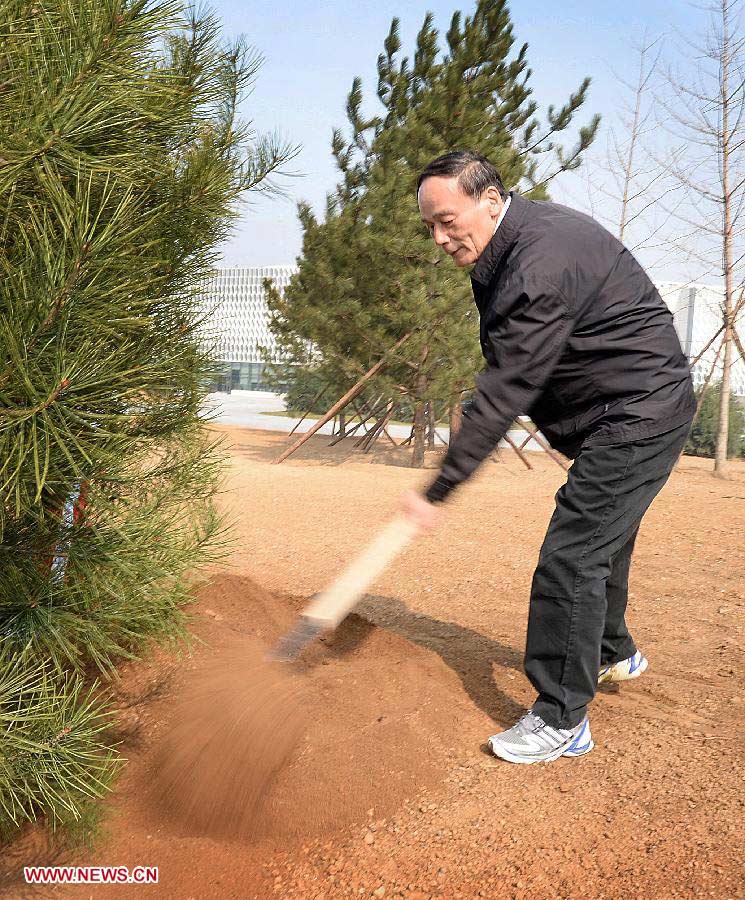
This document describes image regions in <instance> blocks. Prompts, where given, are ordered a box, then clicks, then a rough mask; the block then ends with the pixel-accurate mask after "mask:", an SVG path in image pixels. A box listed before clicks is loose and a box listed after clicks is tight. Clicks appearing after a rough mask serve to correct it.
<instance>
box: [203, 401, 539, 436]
mask: <svg viewBox="0 0 745 900" xmlns="http://www.w3.org/2000/svg"><path fill="white" fill-rule="evenodd" d="M207 408H208V409H209V410H210V412H211V413H212V415H213V416H214V418H215V421H217V422H222V423H224V424H225V425H238V426H239V427H241V428H258V429H260V430H261V431H284V432H289V431H292V429H293V427H294V425H295V423H296V422H297V419H295V418H292V419H291V418H289V417H285V416H271V415H267V413H271V412H276V411H281V410H283V409H284V408H285V405H284V401H283V400H282V397H281V396H280V395H279V394H271V393H269V392H268V391H233V392H232V393H230V394H210V395H209V396H208V398H207ZM317 421H318V419H317V418H311V417H308V418H307V419H306V420H305V421H304V422H303V424H302V425H301V426H300V427H299V428H298V430H297V432H296V434H304V433H305V432H306V431H308V430H309V429H310V428H311V427H312V426H313V424H314V423H315V422H317ZM331 427H332V422H327V423H326V424H325V425H324V426H323V427H322V428H321V429H319V432H318V433H319V434H328V435H330V434H331ZM388 431H389V432H390V434H391V436H392V437H394V438H407V437H408V436H409V434H410V433H411V426H410V425H389V426H388ZM437 431H438V433H439V434H441V435H442V437H443V438H444V439H445V440H448V439H449V437H450V429H449V428H447V426H438V428H437ZM360 433H361V432H360V431H358V432H357V434H360ZM527 436H528V433H527V432H526V431H511V432H510V437H511V438H512V439H513V440H514V441H517V443H518V444H522V442H523V441H524V440H525V438H526V437H527ZM438 446H440V444H439V442H438ZM506 446H507V443H506V441H502V442H501V444H500V447H506ZM525 449H526V450H538V451H541V447H540V446H539V445H538V444H537V443H536V442H535V441H534V440H531V441H530V442H529V443H528V444H527V446H526V448H525Z"/></svg>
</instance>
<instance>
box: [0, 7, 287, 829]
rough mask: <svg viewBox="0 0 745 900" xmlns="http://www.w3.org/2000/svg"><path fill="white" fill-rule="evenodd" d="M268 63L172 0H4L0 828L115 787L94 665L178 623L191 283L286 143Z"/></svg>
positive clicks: (78, 804)
mask: <svg viewBox="0 0 745 900" xmlns="http://www.w3.org/2000/svg"><path fill="white" fill-rule="evenodd" d="M259 63H260V60H259V59H258V58H257V57H256V55H255V54H253V53H252V52H251V51H250V50H249V49H248V48H247V46H246V45H245V44H244V43H242V42H239V43H236V44H234V45H230V46H228V45H225V44H224V43H223V42H222V40H221V39H220V34H219V27H218V23H217V20H216V19H215V18H214V17H213V16H211V15H209V14H206V13H205V14H201V15H198V16H197V15H193V14H192V13H191V12H190V11H189V8H188V7H187V6H186V5H185V4H184V3H182V2H179V0H161V2H158V0H33V2H29V0H0V83H1V84H2V102H0V236H1V240H0V274H1V276H2V277H0V345H1V346H2V348H3V357H2V365H1V366H0V461H1V462H0V539H1V541H2V544H1V547H0V831H4V832H7V831H9V830H12V829H13V828H15V827H16V826H18V825H20V824H22V823H23V822H24V821H29V820H33V819H35V818H37V817H38V816H40V815H44V816H46V817H48V819H49V820H50V821H51V822H52V823H53V824H55V823H58V822H69V821H73V820H75V819H77V818H79V817H80V816H81V814H82V811H83V809H84V807H85V805H86V803H87V802H88V801H89V800H90V799H91V798H95V797H97V796H100V795H101V793H102V792H103V791H104V790H105V789H106V786H107V785H108V784H109V782H110V779H111V776H112V773H113V770H114V768H115V759H114V756H113V753H112V751H111V749H110V748H109V747H108V745H107V740H108V739H107V737H106V731H105V726H106V714H105V713H106V703H105V700H104V699H103V698H100V697H98V695H97V693H96V691H95V689H91V688H90V687H87V686H86V676H87V674H88V673H89V672H90V671H91V670H92V669H94V670H95V668H97V669H99V670H100V671H101V672H102V673H104V674H105V673H107V672H108V671H109V670H110V669H111V668H112V667H113V666H114V664H115V663H116V661H117V660H119V659H121V658H123V657H132V656H134V655H136V654H137V653H138V652H139V651H140V649H141V648H142V647H143V646H144V645H145V642H146V641H147V640H148V639H149V638H151V637H156V638H160V639H164V638H172V637H174V636H176V635H179V634H181V633H182V632H183V619H184V614H183V611H182V607H183V606H184V605H185V604H186V603H188V602H189V599H190V591H189V580H188V579H189V574H190V572H191V571H192V570H193V569H194V567H195V566H196V565H197V564H198V563H199V562H200V561H204V560H205V559H206V558H209V550H210V547H211V546H213V545H214V541H215V538H216V535H217V534H218V533H219V523H218V521H217V519H216V516H215V513H214V510H213V505H212V496H213V493H214V491H215V485H216V478H217V476H218V458H217V456H216V454H215V452H214V448H213V439H212V438H211V437H210V436H209V435H208V434H207V433H206V432H205V429H204V422H203V420H202V417H201V413H200V407H201V404H202V400H203V398H204V395H205V392H206V385H207V384H208V382H209V374H210V371H211V368H212V360H211V359H210V355H209V353H208V352H207V351H206V350H205V347H204V338H203V335H202V328H203V325H202V318H203V313H200V308H201V307H200V299H199V297H200V292H201V284H202V282H203V280H204V278H205V276H206V275H207V273H208V272H209V271H210V270H211V268H212V266H213V264H214V261H215V258H216V251H215V248H216V245H217V244H218V243H219V242H220V241H221V240H222V239H223V238H224V237H225V236H226V234H227V233H228V230H229V227H230V223H231V219H232V216H233V214H234V208H235V202H236V199H237V198H238V197H239V196H240V195H241V194H242V193H243V192H244V191H246V190H249V189H251V188H260V187H266V186H267V184H268V183H267V181H266V178H267V176H268V175H270V174H271V173H272V172H273V171H274V170H276V169H277V168H278V167H279V166H281V165H282V163H283V161H284V160H285V159H287V157H288V156H290V155H291V152H292V151H291V150H290V148H288V147H287V146H284V145H282V144H280V143H278V142H277V141H276V139H266V138H255V137H254V136H253V135H252V133H251V131H250V129H249V128H248V126H247V125H245V124H242V123H241V122H240V121H239V120H238V119H237V118H236V106H237V103H238V100H239V98H240V96H241V94H242V92H243V91H244V90H245V88H246V86H247V85H248V84H249V83H250V81H251V79H252V78H253V76H254V74H255V72H256V70H257V67H258V65H259Z"/></svg>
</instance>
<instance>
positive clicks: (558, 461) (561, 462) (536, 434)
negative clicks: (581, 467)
mask: <svg viewBox="0 0 745 900" xmlns="http://www.w3.org/2000/svg"><path fill="white" fill-rule="evenodd" d="M517 424H518V425H519V426H520V428H524V429H525V431H527V432H528V434H529V435H530V436H531V437H532V438H533V440H534V441H535V442H536V444H538V446H539V447H543V449H544V450H545V451H546V453H548V455H549V456H550V457H551V459H552V460H553V461H554V462H555V463H556V465H557V466H561V468H562V469H564V471H565V472H566V471H567V470H568V469H569V466H568V465H567V464H566V463H565V462H564V460H563V459H562V458H561V457H560V456H559V454H558V453H556V451H555V450H553V449H552V448H551V447H549V445H548V444H547V443H546V441H545V440H544V439H543V437H542V435H541V434H540V433H539V432H538V431H537V430H536V429H535V428H534V427H533V425H532V424H531V423H530V422H524V421H523V420H522V419H518V420H517Z"/></svg>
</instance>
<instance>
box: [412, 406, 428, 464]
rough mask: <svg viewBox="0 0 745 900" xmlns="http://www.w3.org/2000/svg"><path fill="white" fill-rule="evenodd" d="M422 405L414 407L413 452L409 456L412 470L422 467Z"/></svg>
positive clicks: (423, 425) (423, 421)
mask: <svg viewBox="0 0 745 900" xmlns="http://www.w3.org/2000/svg"><path fill="white" fill-rule="evenodd" d="M424 431H425V418H424V403H421V402H419V403H417V404H416V406H415V407H414V440H413V446H414V451H413V453H412V454H411V466H412V468H414V469H421V467H422V466H423V465H424Z"/></svg>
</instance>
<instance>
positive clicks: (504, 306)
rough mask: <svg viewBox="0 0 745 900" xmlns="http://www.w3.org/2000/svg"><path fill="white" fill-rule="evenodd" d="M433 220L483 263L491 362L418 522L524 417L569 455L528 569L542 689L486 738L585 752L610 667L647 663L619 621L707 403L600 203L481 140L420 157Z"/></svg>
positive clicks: (526, 758)
mask: <svg viewBox="0 0 745 900" xmlns="http://www.w3.org/2000/svg"><path fill="white" fill-rule="evenodd" d="M418 201H419V209H420V212H421V216H422V219H423V220H424V222H425V223H426V225H427V227H428V228H429V230H430V233H431V235H432V237H433V239H434V241H435V243H436V244H437V245H438V246H439V247H441V248H442V249H443V250H444V251H445V252H446V253H447V254H449V255H450V256H451V257H452V259H453V261H454V262H455V264H456V265H457V266H461V267H465V266H473V268H472V269H471V273H470V274H471V283H472V287H473V295H474V299H475V301H476V306H477V307H478V310H479V314H480V317H481V349H482V352H483V355H484V357H485V359H486V363H487V365H486V368H485V369H484V371H483V372H482V373H481V374H480V375H479V377H478V379H477V382H476V392H475V398H474V401H473V403H472V404H471V406H470V407H469V408H468V409H467V410H466V411H465V412H464V416H463V422H462V426H461V430H460V432H459V433H458V435H457V436H456V437H455V438H454V440H452V441H451V444H450V448H449V450H448V452H447V455H446V456H445V459H444V462H443V464H442V468H441V470H440V473H439V475H438V476H437V478H436V479H435V481H434V482H433V483H432V484H431V485H430V487H429V489H428V490H427V491H426V494H425V495H424V496H422V495H420V494H417V493H415V492H413V493H410V494H408V495H406V496H405V497H404V499H403V504H404V508H405V509H406V510H407V513H408V515H409V517H410V518H411V520H412V521H414V522H415V523H416V524H417V525H418V526H419V527H421V528H427V527H431V526H432V525H434V524H435V522H436V521H437V518H438V517H439V510H437V508H436V506H435V504H437V503H439V502H441V501H443V500H444V499H445V498H446V497H448V496H449V495H450V493H451V491H453V489H454V488H456V487H457V486H458V485H459V484H461V483H462V482H463V481H464V480H465V479H467V478H468V477H469V476H470V475H471V474H472V473H473V472H474V470H475V469H476V468H477V466H478V465H479V464H480V463H481V462H482V461H483V460H484V459H485V458H486V457H487V456H488V455H489V453H490V452H491V451H492V450H493V449H494V448H495V447H496V446H497V444H498V442H499V441H500V440H501V438H502V437H503V436H504V434H505V433H506V431H507V429H508V428H509V426H510V424H511V423H512V421H513V420H514V419H515V417H516V416H518V415H519V414H527V415H529V416H530V418H531V419H532V420H533V421H534V422H535V423H536V424H537V425H538V426H539V427H540V429H541V431H542V432H543V434H544V435H545V436H546V438H547V439H548V440H549V442H550V443H551V445H552V446H553V447H555V448H556V449H557V450H560V451H561V452H562V453H564V454H565V455H566V456H568V457H570V458H572V459H574V463H573V465H572V467H571V469H570V470H569V475H568V479H567V482H566V484H565V485H564V486H563V487H562V488H561V489H560V490H559V492H558V493H557V495H556V509H555V511H554V514H553V516H552V518H551V522H550V524H549V527H548V531H547V533H546V537H545V539H544V542H543V546H542V548H541V552H540V556H539V560H538V565H537V568H536V570H535V573H534V576H533V584H532V589H531V596H530V612H529V618H528V635H527V645H526V651H525V672H526V674H527V676H528V678H529V679H530V681H531V683H532V685H533V687H534V688H535V690H536V691H537V692H538V696H537V698H536V700H535V702H534V703H533V705H532V707H531V708H530V710H528V712H526V714H525V715H524V716H523V717H522V718H521V719H520V721H519V722H518V723H517V724H516V725H515V726H514V727H512V728H510V729H509V730H507V731H504V732H501V733H499V734H495V735H493V736H492V737H491V738H489V747H490V748H491V750H492V752H493V753H495V754H496V755H497V756H499V757H501V758H502V759H506V760H509V761H510V762H516V763H533V762H542V761H543V762H549V761H552V760H555V759H558V758H559V757H560V756H568V757H576V756H581V755H583V754H585V753H587V752H589V751H590V750H591V749H592V748H593V746H594V744H593V740H592V737H591V735H590V725H589V720H588V716H587V707H588V704H589V703H590V701H591V700H592V698H593V697H594V695H595V690H596V687H597V684H598V683H599V682H603V681H608V682H614V681H625V680H628V679H631V678H636V677H637V676H638V675H641V674H642V673H643V672H644V670H645V669H646V668H647V660H646V659H645V658H644V656H643V655H642V654H641V653H640V651H639V650H638V649H637V647H636V646H635V644H634V641H633V639H632V637H631V635H630V634H629V631H628V629H627V627H626V622H625V618H624V617H625V611H626V601H627V594H628V575H629V566H630V562H631V554H632V551H633V548H634V540H635V538H636V534H637V531H638V529H639V524H640V522H641V520H642V517H643V516H644V513H645V512H646V510H647V509H648V507H649V505H650V504H651V502H652V500H653V499H654V497H655V496H656V494H657V493H658V491H659V490H660V489H661V488H662V486H663V485H664V484H665V482H666V481H667V478H668V476H669V474H670V471H671V469H672V467H673V465H674V463H675V461H676V459H677V458H678V455H679V454H680V452H681V450H682V448H683V445H684V443H685V441H686V437H687V435H688V431H689V428H690V424H691V420H692V417H693V413H694V409H695V399H694V394H693V386H692V383H691V377H690V373H689V367H688V363H687V361H686V358H685V356H684V355H683V352H682V350H681V346H680V342H679V340H678V337H677V335H676V333H675V329H674V327H673V320H672V316H671V314H670V312H669V310H668V309H667V307H666V306H665V304H664V303H663V301H662V300H661V298H660V295H659V294H658V292H657V290H656V289H655V287H654V285H653V284H652V282H651V281H650V280H649V278H648V277H647V275H646V274H645V272H644V270H643V269H642V267H641V266H640V265H639V264H638V263H637V261H636V260H635V259H634V257H633V256H632V255H631V253H630V252H629V251H628V250H627V249H626V248H625V247H624V246H623V245H622V244H621V243H620V242H619V241H618V240H617V239H616V238H615V237H613V236H612V235H611V234H610V233H609V232H608V231H606V230H605V229H604V228H603V227H601V226H600V225H599V224H598V223H597V222H595V221H594V220H593V219H591V218H590V217H589V216H586V215H583V214H582V213H579V212H576V211H574V210H572V209H568V208H567V207H565V206H559V205H558V204H555V203H548V202H543V201H533V200H527V199H525V198H524V197H521V196H520V195H519V194H517V193H515V192H511V193H510V194H507V192H506V191H505V189H504V187H503V185H502V181H501V178H500V176H499V173H498V172H497V170H496V169H495V168H494V166H493V165H492V164H491V163H490V162H489V161H488V160H487V159H485V158H484V157H482V156H480V155H478V154H477V153H474V152H472V151H469V150H459V151H455V152H452V153H447V154H445V155H444V156H441V157H439V158H438V159H435V160H434V161H433V162H431V163H430V164H429V165H428V166H427V167H426V169H424V171H423V172H422V174H421V176H420V178H419V185H418Z"/></svg>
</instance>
